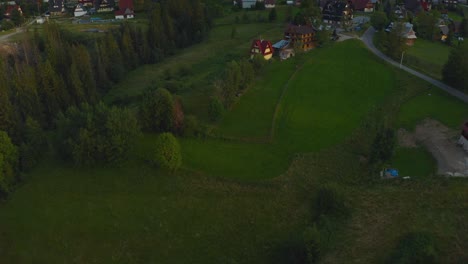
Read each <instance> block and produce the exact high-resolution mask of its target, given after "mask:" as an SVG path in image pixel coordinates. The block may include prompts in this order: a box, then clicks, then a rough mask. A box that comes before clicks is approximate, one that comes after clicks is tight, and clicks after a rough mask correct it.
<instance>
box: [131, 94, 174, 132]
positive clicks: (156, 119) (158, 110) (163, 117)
mask: <svg viewBox="0 0 468 264" xmlns="http://www.w3.org/2000/svg"><path fill="white" fill-rule="evenodd" d="M174 116H175V113H174V101H173V98H172V94H171V93H170V92H169V91H168V90H166V89H163V88H158V89H156V90H151V89H150V90H148V92H146V94H145V96H144V97H143V101H142V102H141V105H140V120H141V124H142V127H143V128H144V129H146V130H148V131H152V132H168V131H173V129H174Z"/></svg>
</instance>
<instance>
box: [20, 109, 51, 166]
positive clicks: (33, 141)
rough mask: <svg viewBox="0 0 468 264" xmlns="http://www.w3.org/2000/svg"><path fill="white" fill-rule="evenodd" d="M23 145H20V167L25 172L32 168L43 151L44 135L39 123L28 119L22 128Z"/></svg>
mask: <svg viewBox="0 0 468 264" xmlns="http://www.w3.org/2000/svg"><path fill="white" fill-rule="evenodd" d="M23 137H24V138H23V143H22V144H21V145H20V148H19V150H20V151H19V152H20V167H21V170H24V171H27V170H29V169H31V168H32V167H34V166H35V165H36V163H37V162H38V160H39V158H40V157H41V154H42V153H43V151H44V148H45V144H46V140H45V134H44V131H43V130H42V128H41V126H40V125H39V122H37V121H36V120H34V119H32V118H31V117H28V118H27V119H26V123H25V125H24V128H23Z"/></svg>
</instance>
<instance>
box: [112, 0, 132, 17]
mask: <svg viewBox="0 0 468 264" xmlns="http://www.w3.org/2000/svg"><path fill="white" fill-rule="evenodd" d="M134 17H135V13H134V9H133V0H120V1H119V10H117V11H115V19H132V18H134Z"/></svg>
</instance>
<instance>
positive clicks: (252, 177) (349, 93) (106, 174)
mask: <svg viewBox="0 0 468 264" xmlns="http://www.w3.org/2000/svg"><path fill="white" fill-rule="evenodd" d="M231 19H232V18H231ZM226 21H232V20H226ZM231 28H232V26H230V25H223V26H218V27H216V28H215V29H214V32H213V33H212V34H211V38H210V39H209V40H208V41H207V42H206V43H201V44H199V45H197V46H194V47H192V48H190V49H187V50H185V51H182V52H181V53H180V54H178V55H176V56H174V57H173V58H170V59H168V60H167V61H165V62H164V63H163V64H158V65H148V66H144V67H142V68H139V69H137V70H135V71H134V72H132V73H130V75H129V76H127V78H126V79H125V80H124V82H123V83H121V84H119V85H118V86H117V87H116V90H115V92H113V93H112V94H110V95H109V97H108V98H107V100H108V101H109V102H112V101H119V100H123V99H125V100H128V101H129V102H130V103H134V101H136V100H137V99H138V96H139V94H140V93H141V91H142V90H143V89H144V88H145V87H146V86H147V85H149V84H151V83H152V82H153V78H154V77H155V76H157V75H159V74H163V73H164V72H165V69H175V68H177V67H179V66H180V65H181V64H186V65H189V66H191V67H192V69H193V76H190V77H187V79H186V81H187V82H193V83H194V84H195V85H194V86H193V89H192V90H189V91H182V92H181V93H180V95H181V96H182V97H183V99H184V103H185V104H186V105H187V106H188V111H189V112H194V113H197V114H198V112H197V109H202V108H203V104H204V103H206V101H205V99H204V97H206V94H207V91H208V90H207V89H209V88H208V86H207V85H201V84H208V83H209V80H210V79H211V77H212V76H216V74H217V73H219V67H220V65H223V63H224V62H225V61H226V57H220V55H219V54H226V53H227V54H229V52H233V54H241V53H245V50H247V49H248V46H249V45H250V38H251V37H255V36H257V35H258V32H263V33H262V35H263V36H266V35H268V34H272V36H277V32H278V30H279V29H280V28H282V26H281V25H273V27H272V25H271V24H263V23H261V24H250V25H238V26H237V30H238V32H239V38H238V39H234V40H231V39H230V38H228V37H227V36H229V35H230V30H231ZM275 32H276V33H275ZM273 33H275V34H273ZM226 38H227V39H226ZM221 39H222V40H221ZM226 49H227V50H229V52H226ZM225 56H229V55H225ZM285 89H286V90H285ZM283 92H284V95H283V97H280V96H281V94H283ZM429 94H431V95H429ZM280 99H281V100H280ZM395 105H396V110H395V109H394V108H392V107H395ZM277 106H278V108H276V107H277ZM400 106H401V107H400ZM386 107H388V109H389V110H388V111H386V109H387V108H386ZM379 108H383V109H382V111H381V112H382V113H383V114H384V116H382V117H381V118H382V119H386V120H391V121H392V122H394V123H395V124H396V127H405V128H409V129H412V128H414V126H415V125H416V124H417V123H418V122H419V121H421V120H422V119H424V118H426V117H431V118H434V119H437V120H439V121H441V122H443V123H444V124H446V125H448V126H450V127H451V128H457V127H458V126H459V124H460V122H461V121H462V120H463V119H464V118H466V116H464V114H466V113H467V112H468V106H467V105H465V104H462V103H460V102H459V101H457V100H456V99H454V98H452V97H450V96H447V95H446V94H444V93H442V92H440V91H438V90H435V88H432V87H431V86H429V85H428V84H427V83H424V82H422V81H421V80H418V79H416V78H415V77H412V76H409V75H407V74H405V73H402V72H399V71H397V70H396V69H393V68H390V66H387V65H386V64H384V63H382V62H381V61H380V60H378V59H377V58H375V57H374V56H373V55H372V54H371V53H370V52H368V51H367V50H366V49H365V47H364V46H363V45H362V44H361V43H359V42H358V41H356V40H350V41H346V42H343V43H337V44H336V45H334V46H332V47H329V48H324V49H316V50H312V51H311V52H308V53H306V54H301V55H300V56H297V57H296V58H295V59H294V60H289V61H285V62H279V61H275V62H273V63H272V64H269V65H268V66H267V67H266V69H265V74H264V75H263V76H261V77H260V78H259V79H258V80H257V81H256V83H255V84H254V85H253V86H252V87H251V88H250V89H249V90H248V91H247V92H246V93H245V94H244V95H243V96H242V97H241V99H240V101H239V102H238V103H237V104H236V105H235V107H234V108H233V109H232V111H230V112H229V113H227V115H226V116H225V118H224V119H223V120H222V122H221V123H220V124H218V125H217V127H216V128H215V130H216V133H218V134H220V135H222V136H225V137H229V138H232V139H231V140H221V139H214V138H209V139H196V138H181V139H180V141H181V144H182V148H183V151H184V153H183V154H184V168H183V169H182V170H181V171H179V172H177V173H175V174H171V173H167V172H164V171H161V170H158V169H155V168H153V167H151V166H150V165H149V164H147V163H146V162H145V161H144V160H143V158H142V156H144V155H145V153H147V151H148V150H149V149H148V146H151V144H152V142H153V139H154V137H155V135H145V136H144V137H143V138H142V139H141V142H140V144H139V146H138V147H137V150H136V152H137V153H136V154H135V155H133V156H132V159H130V160H128V161H127V162H126V163H125V164H121V166H120V167H117V168H113V167H101V168H87V169H83V168H75V167H72V166H70V165H67V164H62V163H61V162H60V160H59V159H57V158H56V157H54V156H53V155H52V154H50V155H48V156H46V157H45V158H44V161H43V162H42V163H41V164H40V166H39V167H37V168H36V169H34V170H33V171H32V172H31V173H28V174H27V175H24V178H25V181H24V184H22V185H21V186H20V187H19V188H18V189H17V190H16V191H15V192H14V193H13V195H12V196H11V198H10V199H9V200H8V201H6V202H2V203H0V256H1V261H0V262H2V263H3V262H4V263H290V262H291V259H292V256H293V255H294V252H295V251H294V249H295V247H297V245H300V244H301V243H302V240H301V235H302V232H303V231H304V229H305V228H306V227H307V226H309V225H310V223H311V218H312V217H311V215H312V212H311V209H310V208H311V204H312V200H313V197H314V195H315V191H316V189H317V187H318V186H320V185H321V184H323V183H330V182H333V183H335V184H339V185H340V186H342V187H343V188H344V190H345V194H346V197H347V198H348V200H349V201H350V205H351V206H352V208H353V212H352V215H351V216H350V217H349V219H347V222H346V224H344V225H343V226H340V228H337V229H336V230H337V231H336V232H339V239H338V240H337V241H336V243H335V244H334V246H333V248H332V250H330V251H329V252H327V253H326V255H325V256H324V257H323V262H324V263H350V262H355V263H383V262H385V260H386V259H387V257H388V255H389V254H390V252H391V250H392V249H393V248H394V247H395V246H396V243H397V241H398V239H399V238H400V237H401V235H403V234H405V233H406V232H408V231H415V230H416V231H430V232H433V233H434V234H435V236H436V238H437V240H438V241H439V242H440V244H441V247H440V249H439V250H440V251H441V253H440V255H441V256H442V258H441V262H443V263H456V262H458V261H460V260H464V259H468V252H466V250H465V249H466V248H467V247H468V226H467V225H466V219H467V217H468V215H467V214H468V213H467V212H468V204H467V203H466V201H468V193H467V192H466V190H467V188H468V183H467V182H466V181H463V180H454V179H441V178H439V177H434V176H431V174H432V173H433V171H434V161H433V160H432V158H431V157H430V156H428V153H427V152H425V150H423V149H421V148H415V149H397V151H396V155H395V157H394V159H393V162H394V164H395V165H396V166H398V167H399V168H400V172H401V173H402V174H403V175H411V176H413V175H414V176H416V177H414V179H413V180H411V181H376V180H375V177H374V175H369V173H368V171H367V170H365V169H363V166H362V161H361V154H362V153H363V149H364V150H365V149H366V147H365V146H367V145H369V144H370V142H371V141H372V136H373V134H371V133H370V132H369V131H370V130H371V129H370V128H368V125H369V124H368V123H366V120H372V119H371V118H369V116H370V117H372V116H373V115H374V113H376V112H378V111H377V109H379ZM275 109H278V112H276V113H277V114H276V115H275ZM200 114H201V115H203V111H200ZM273 120H276V122H275V126H274V127H273V128H272V124H273V122H272V121H273ZM389 122H390V121H389ZM272 129H273V132H274V134H273V135H274V136H273V138H271V141H270V142H266V141H265V140H264V139H267V140H269V139H270V138H269V136H270V135H271V131H272ZM252 141H254V143H252ZM256 141H258V142H256ZM356 142H357V143H356ZM412 178H413V177H412ZM350 245H352V246H350Z"/></svg>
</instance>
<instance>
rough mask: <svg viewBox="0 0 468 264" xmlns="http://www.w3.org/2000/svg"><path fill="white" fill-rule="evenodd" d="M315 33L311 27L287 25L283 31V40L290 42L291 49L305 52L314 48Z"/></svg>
mask: <svg viewBox="0 0 468 264" xmlns="http://www.w3.org/2000/svg"><path fill="white" fill-rule="evenodd" d="M316 32H317V30H316V29H315V28H314V27H313V26H309V25H304V26H300V25H299V26H297V25H289V26H288V27H287V28H286V30H285V31H284V38H285V39H286V40H290V41H291V44H292V45H293V47H295V48H300V49H302V50H303V51H307V50H310V49H313V48H314V47H315V34H316Z"/></svg>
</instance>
